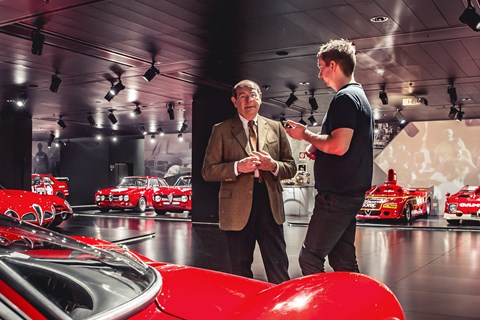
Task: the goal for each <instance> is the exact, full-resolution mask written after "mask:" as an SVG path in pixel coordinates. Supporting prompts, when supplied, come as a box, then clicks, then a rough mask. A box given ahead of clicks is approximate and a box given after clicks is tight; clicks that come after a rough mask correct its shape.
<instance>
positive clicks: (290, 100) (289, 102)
mask: <svg viewBox="0 0 480 320" xmlns="http://www.w3.org/2000/svg"><path fill="white" fill-rule="evenodd" d="M294 93H295V92H294V91H292V93H290V96H289V97H288V99H287V101H285V104H286V106H287V107H290V106H291V105H292V104H293V103H294V102H295V101H298V98H297V96H296V95H295V94H294Z"/></svg>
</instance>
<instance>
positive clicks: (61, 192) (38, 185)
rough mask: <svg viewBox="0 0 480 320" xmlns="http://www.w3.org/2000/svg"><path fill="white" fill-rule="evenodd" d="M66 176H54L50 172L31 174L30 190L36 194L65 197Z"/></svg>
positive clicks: (67, 193)
mask: <svg viewBox="0 0 480 320" xmlns="http://www.w3.org/2000/svg"><path fill="white" fill-rule="evenodd" d="M68 181H69V179H68V178H67V177H54V176H52V175H51V174H39V173H34V174H32V192H35V193H38V194H48V195H55V196H58V197H60V198H66V197H68V195H69V194H70V193H69V191H68V184H67V182H68Z"/></svg>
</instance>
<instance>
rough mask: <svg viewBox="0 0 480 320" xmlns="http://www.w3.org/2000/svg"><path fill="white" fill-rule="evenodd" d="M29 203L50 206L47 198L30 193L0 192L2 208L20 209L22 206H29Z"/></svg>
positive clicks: (20, 191)
mask: <svg viewBox="0 0 480 320" xmlns="http://www.w3.org/2000/svg"><path fill="white" fill-rule="evenodd" d="M31 203H37V204H50V205H51V201H50V199H49V197H44V196H40V195H38V194H36V193H33V192H30V191H24V190H0V205H1V206H2V207H4V206H5V205H7V206H14V207H20V206H22V205H28V206H30V204H31ZM12 209H13V208H12Z"/></svg>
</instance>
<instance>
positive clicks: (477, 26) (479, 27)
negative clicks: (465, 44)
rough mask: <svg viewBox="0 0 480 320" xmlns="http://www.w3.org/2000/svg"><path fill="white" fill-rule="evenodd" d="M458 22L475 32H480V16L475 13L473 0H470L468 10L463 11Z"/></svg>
mask: <svg viewBox="0 0 480 320" xmlns="http://www.w3.org/2000/svg"><path fill="white" fill-rule="evenodd" d="M458 20H460V22H462V23H464V24H466V25H467V26H469V27H470V28H471V29H472V30H473V31H477V32H478V31H480V15H478V13H477V12H476V11H475V8H474V7H473V6H472V2H471V0H468V5H467V8H466V9H465V10H464V11H463V13H462V14H461V15H460V17H459V18H458Z"/></svg>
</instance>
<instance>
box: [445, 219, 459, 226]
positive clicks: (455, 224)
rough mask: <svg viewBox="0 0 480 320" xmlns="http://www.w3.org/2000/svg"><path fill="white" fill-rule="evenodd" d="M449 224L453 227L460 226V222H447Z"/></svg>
mask: <svg viewBox="0 0 480 320" xmlns="http://www.w3.org/2000/svg"><path fill="white" fill-rule="evenodd" d="M447 223H448V224H449V225H451V226H458V225H460V220H447Z"/></svg>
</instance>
